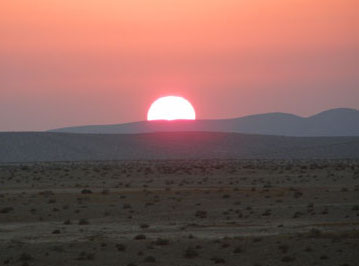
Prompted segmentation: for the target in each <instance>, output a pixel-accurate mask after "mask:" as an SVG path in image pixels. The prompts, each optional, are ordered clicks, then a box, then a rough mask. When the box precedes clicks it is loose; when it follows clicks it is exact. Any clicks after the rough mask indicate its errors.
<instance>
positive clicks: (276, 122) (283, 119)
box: [52, 108, 359, 136]
mask: <svg viewBox="0 0 359 266" xmlns="http://www.w3.org/2000/svg"><path fill="white" fill-rule="evenodd" d="M168 131H172V132H173V131H176V132H178V131H210V132H237V133H246V134H262V135H281V136H359V111H358V110H355V109H345V108H339V109H333V110H328V111H324V112H322V113H319V114H317V115H314V116H311V117H307V118H304V117H299V116H295V115H292V114H285V113H269V114H260V115H251V116H245V117H241V118H235V119H222V120H196V121H186V120H182V121H151V122H148V121H144V122H135V123H128V124H118V125H98V126H80V127H68V128H61V129H55V130H52V132H67V133H89V134H93V133H97V134H134V133H151V132H168Z"/></svg>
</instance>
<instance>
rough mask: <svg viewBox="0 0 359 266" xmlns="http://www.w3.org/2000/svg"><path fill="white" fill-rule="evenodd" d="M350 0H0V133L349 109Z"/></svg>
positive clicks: (352, 82) (352, 87) (357, 64)
mask: <svg viewBox="0 0 359 266" xmlns="http://www.w3.org/2000/svg"><path fill="white" fill-rule="evenodd" d="M358 10H359V4H358V1H357V0H315V1H313V0H126V1H125V0H11V1H1V3H0V131H12V130H46V129H50V128H57V127H63V126H71V125H84V124H111V123H122V122H131V121H139V120H145V119H146V113H147V109H148V108H149V106H150V104H151V102H152V101H154V100H155V99H156V98H158V97H160V96H165V95H180V96H184V97H186V98H187V99H188V100H190V101H191V102H192V104H193V105H194V106H195V108H196V112H197V117H198V118H206V119H207V118H230V117H238V116H242V115H247V114H255V113H265V112H274V111H281V112H290V113H295V114H298V115H304V116H307V115H311V114H314V113H316V112H319V111H322V110H324V109H329V108H335V107H352V108H357V109H358V108H359V36H358V34H359V16H358V13H357V12H358Z"/></svg>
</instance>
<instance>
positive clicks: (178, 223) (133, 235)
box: [0, 160, 359, 266]
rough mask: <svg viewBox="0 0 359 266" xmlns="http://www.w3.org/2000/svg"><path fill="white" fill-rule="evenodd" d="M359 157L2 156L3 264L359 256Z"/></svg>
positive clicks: (339, 261)
mask: <svg viewBox="0 0 359 266" xmlns="http://www.w3.org/2000/svg"><path fill="white" fill-rule="evenodd" d="M358 230H359V161H335V160H330V161H325V160H321V161H315V160H313V161H279V160H274V161H270V160H266V161H264V160H248V161H246V160H175V161H165V160H162V161H122V162H119V161H118V162H110V161H109V162H68V163H36V164H10V165H0V265H23V266H25V265H39V266H42V265H44V266H45V265H46V266H50V265H56V266H61V265H101V266H106V265H123V266H136V265H164V266H169V265H170V266H196V265H203V266H210V265H234V266H242V265H243V266H245V265H248V266H265V265H273V266H277V265H298V266H299V265H300V266H303V265H326V266H327V265H337V266H348V265H350V266H354V265H359V231H358Z"/></svg>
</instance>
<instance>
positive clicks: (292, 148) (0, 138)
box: [0, 132, 359, 163]
mask: <svg viewBox="0 0 359 266" xmlns="http://www.w3.org/2000/svg"><path fill="white" fill-rule="evenodd" d="M0 147H1V149H0V163H9V162H40V161H99V160H141V159H146V160H147V159H151V160H156V159H212V158H215V159H359V137H283V136H263V135H245V134H238V133H220V132H165V133H148V134H68V133H66V134H65V133H49V132H19V133H0Z"/></svg>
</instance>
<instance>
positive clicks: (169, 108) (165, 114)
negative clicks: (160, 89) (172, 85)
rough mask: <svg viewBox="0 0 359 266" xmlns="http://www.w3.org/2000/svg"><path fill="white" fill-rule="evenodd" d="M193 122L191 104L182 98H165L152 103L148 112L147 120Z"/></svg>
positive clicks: (194, 114)
mask: <svg viewBox="0 0 359 266" xmlns="http://www.w3.org/2000/svg"><path fill="white" fill-rule="evenodd" d="M177 119H183V120H195V119H196V112H195V110H194V108H193V106H192V104H191V103H190V102H189V101H188V100H186V99H185V98H183V97H178V96H166V97H161V98H159V99H157V100H156V101H154V102H153V103H152V105H151V107H150V109H149V110H148V113H147V120H148V121H153V120H177Z"/></svg>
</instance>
